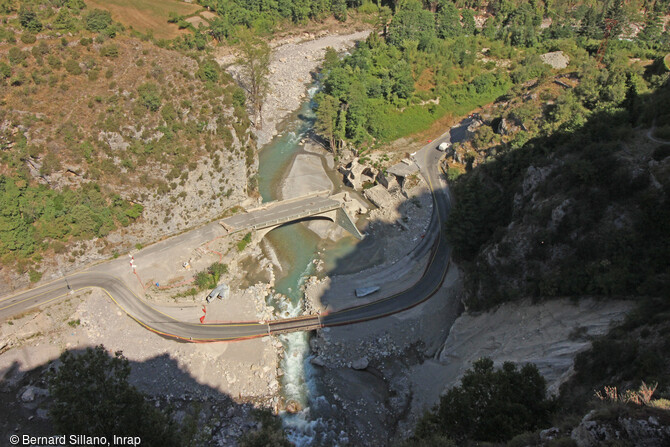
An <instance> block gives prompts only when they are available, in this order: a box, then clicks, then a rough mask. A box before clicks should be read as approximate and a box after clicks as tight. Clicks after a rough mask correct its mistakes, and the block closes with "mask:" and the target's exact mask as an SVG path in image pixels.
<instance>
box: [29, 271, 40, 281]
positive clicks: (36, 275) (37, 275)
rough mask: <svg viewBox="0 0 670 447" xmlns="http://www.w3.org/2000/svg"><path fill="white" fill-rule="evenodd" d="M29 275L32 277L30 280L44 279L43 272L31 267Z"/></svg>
mask: <svg viewBox="0 0 670 447" xmlns="http://www.w3.org/2000/svg"><path fill="white" fill-rule="evenodd" d="M28 277H29V278H30V282H37V281H39V280H40V279H42V273H41V272H38V271H37V270H35V269H30V271H29V272H28Z"/></svg>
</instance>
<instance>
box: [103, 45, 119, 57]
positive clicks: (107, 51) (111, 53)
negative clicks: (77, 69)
mask: <svg viewBox="0 0 670 447" xmlns="http://www.w3.org/2000/svg"><path fill="white" fill-rule="evenodd" d="M100 56H102V57H111V58H116V57H119V46H118V45H116V44H113V43H110V44H108V45H103V46H102V47H101V48H100Z"/></svg>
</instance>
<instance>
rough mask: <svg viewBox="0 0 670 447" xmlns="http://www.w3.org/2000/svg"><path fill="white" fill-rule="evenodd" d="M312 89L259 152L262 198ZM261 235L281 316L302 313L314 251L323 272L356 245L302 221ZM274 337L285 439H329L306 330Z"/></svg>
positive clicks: (279, 177) (302, 442)
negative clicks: (271, 259)
mask: <svg viewBox="0 0 670 447" xmlns="http://www.w3.org/2000/svg"><path fill="white" fill-rule="evenodd" d="M316 91H317V88H316V87H311V88H310V89H309V100H307V101H305V102H304V103H303V105H302V107H301V108H300V110H299V111H298V112H297V113H296V114H294V117H293V119H291V120H289V122H288V124H287V126H286V129H285V130H284V132H283V133H282V134H280V135H279V136H277V137H275V138H274V140H273V141H271V142H270V143H269V144H268V145H266V146H265V147H264V148H263V149H262V150H261V151H260V154H259V159H260V165H259V172H258V188H259V191H260V194H261V196H262V198H263V201H264V202H269V201H272V200H277V199H278V198H279V197H278V192H279V191H280V189H281V183H282V181H283V179H284V178H285V177H286V175H287V173H288V171H289V169H290V167H291V164H292V162H293V160H294V158H295V156H296V155H297V154H298V153H300V152H301V150H302V148H301V144H300V141H301V140H302V139H303V138H304V136H305V135H306V134H307V133H308V132H309V131H310V130H311V128H312V125H313V118H314V111H313V107H314V103H313V101H312V100H311V98H312V97H313V95H314V93H315V92H316ZM340 187H341V186H338V187H336V188H337V189H339V188H340ZM266 239H267V241H268V242H269V244H270V245H271V247H272V249H273V250H274V251H275V252H276V254H277V257H278V258H279V261H280V263H281V266H282V271H281V272H278V273H277V280H276V282H275V294H274V295H272V296H271V297H270V299H269V303H268V304H270V305H272V306H273V307H274V308H275V309H276V312H277V313H279V314H281V316H282V317H293V316H298V315H301V314H302V311H303V298H304V297H303V292H302V284H303V282H304V281H305V279H306V278H307V277H309V276H310V275H312V274H314V272H315V266H314V260H315V259H316V258H317V257H319V254H318V252H319V250H323V249H324V247H327V250H323V252H322V253H323V254H322V256H323V260H324V262H325V266H326V270H325V272H328V270H329V267H332V266H335V265H336V264H337V259H338V258H340V257H342V256H344V255H346V254H347V253H349V252H351V251H352V250H353V249H355V244H356V241H355V239H354V238H353V237H345V238H342V239H341V240H340V241H338V242H336V243H332V242H331V243H328V244H327V245H326V244H325V243H322V241H321V239H320V238H319V237H318V236H317V235H316V234H314V233H313V232H311V231H310V230H308V229H307V228H306V227H305V226H304V225H303V224H294V225H288V226H284V227H280V228H277V229H275V230H273V231H272V232H270V233H269V234H268V235H267V236H266ZM279 338H280V340H281V342H282V344H283V345H284V356H283V358H282V360H281V369H282V371H283V372H284V375H283V376H282V380H281V385H282V399H283V401H284V407H285V408H287V409H288V410H290V411H284V412H283V413H282V415H281V416H282V421H283V424H284V428H285V430H286V432H287V435H288V437H289V439H290V440H291V441H292V442H293V443H294V444H295V445H298V446H307V445H311V444H313V443H314V442H315V441H324V440H325V439H324V437H325V438H328V439H330V440H332V439H333V437H335V434H333V433H330V434H329V433H328V430H327V427H325V426H324V424H323V423H322V422H321V420H320V419H319V418H318V417H315V416H314V413H315V412H320V410H321V411H323V410H328V408H329V404H328V403H327V402H325V399H324V398H323V397H320V395H319V392H318V389H317V388H318V385H317V381H316V380H315V371H314V369H313V367H312V365H311V363H310V362H309V354H310V352H309V333H307V332H294V333H291V334H286V335H282V336H280V337H279ZM316 407H321V408H316ZM315 410H316V411H315ZM317 438H318V439H317Z"/></svg>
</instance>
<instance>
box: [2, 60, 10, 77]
mask: <svg viewBox="0 0 670 447" xmlns="http://www.w3.org/2000/svg"><path fill="white" fill-rule="evenodd" d="M11 76H12V68H11V67H10V66H9V65H7V64H6V63H4V62H0V79H7V78H9V77H11Z"/></svg>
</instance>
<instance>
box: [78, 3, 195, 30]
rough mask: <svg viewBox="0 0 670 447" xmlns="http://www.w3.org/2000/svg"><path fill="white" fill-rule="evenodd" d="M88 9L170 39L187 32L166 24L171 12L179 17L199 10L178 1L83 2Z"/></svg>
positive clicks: (135, 28) (134, 27) (136, 28)
mask: <svg viewBox="0 0 670 447" xmlns="http://www.w3.org/2000/svg"><path fill="white" fill-rule="evenodd" d="M85 1H86V4H87V5H88V6H89V7H90V8H100V9H106V10H108V11H109V12H111V13H112V17H113V18H114V20H116V21H118V22H121V23H123V24H124V25H126V26H129V27H132V28H133V29H134V30H137V31H140V32H143V33H146V32H148V31H151V32H152V33H153V35H154V36H155V37H156V38H159V39H171V38H174V37H177V36H178V35H180V34H183V33H187V32H189V31H187V30H179V28H178V27H177V25H175V24H173V23H167V20H168V16H169V14H170V13H171V12H176V13H177V14H179V15H189V14H193V13H195V12H197V11H199V10H200V9H202V8H201V7H200V6H198V5H193V4H188V3H184V2H181V1H178V0H85Z"/></svg>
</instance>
